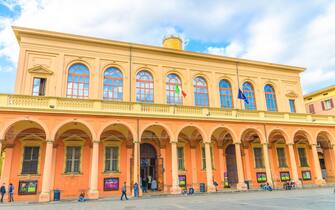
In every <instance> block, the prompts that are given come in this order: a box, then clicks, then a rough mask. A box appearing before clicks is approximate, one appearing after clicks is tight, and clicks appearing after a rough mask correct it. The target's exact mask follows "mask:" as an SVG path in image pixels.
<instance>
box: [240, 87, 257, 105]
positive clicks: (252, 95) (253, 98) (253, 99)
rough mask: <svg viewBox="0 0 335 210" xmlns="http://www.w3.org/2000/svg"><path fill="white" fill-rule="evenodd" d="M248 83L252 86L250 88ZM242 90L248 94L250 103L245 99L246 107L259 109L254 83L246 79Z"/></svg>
mask: <svg viewBox="0 0 335 210" xmlns="http://www.w3.org/2000/svg"><path fill="white" fill-rule="evenodd" d="M246 85H249V86H250V90H249V89H247V88H246V87H247V86H246ZM242 91H243V93H244V95H245V96H246V98H247V100H248V102H249V104H247V103H246V102H245V101H244V109H245V110H251V111H252V110H257V104H256V95H255V88H254V85H253V84H252V83H251V82H249V81H246V82H244V83H243V85H242Z"/></svg>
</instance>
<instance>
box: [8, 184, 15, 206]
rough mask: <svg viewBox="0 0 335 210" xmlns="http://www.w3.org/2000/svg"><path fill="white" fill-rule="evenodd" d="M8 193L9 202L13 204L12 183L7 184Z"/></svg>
mask: <svg viewBox="0 0 335 210" xmlns="http://www.w3.org/2000/svg"><path fill="white" fill-rule="evenodd" d="M8 193H9V202H14V185H13V184H12V183H10V184H9V187H8Z"/></svg>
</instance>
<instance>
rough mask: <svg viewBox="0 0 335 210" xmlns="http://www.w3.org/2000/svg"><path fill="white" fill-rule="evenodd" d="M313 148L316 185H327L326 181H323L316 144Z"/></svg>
mask: <svg viewBox="0 0 335 210" xmlns="http://www.w3.org/2000/svg"><path fill="white" fill-rule="evenodd" d="M311 147H312V155H313V161H314V171H315V176H316V184H319V185H322V184H325V181H324V180H323V179H322V172H321V167H320V162H319V156H318V152H317V150H316V144H312V145H311Z"/></svg>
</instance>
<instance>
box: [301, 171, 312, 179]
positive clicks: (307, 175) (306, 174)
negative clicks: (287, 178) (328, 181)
mask: <svg viewBox="0 0 335 210" xmlns="http://www.w3.org/2000/svg"><path fill="white" fill-rule="evenodd" d="M301 174H302V179H303V180H311V179H312V176H311V172H310V171H302V172H301Z"/></svg>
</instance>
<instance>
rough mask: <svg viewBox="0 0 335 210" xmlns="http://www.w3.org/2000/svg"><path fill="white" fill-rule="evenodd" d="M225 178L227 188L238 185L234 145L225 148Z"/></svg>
mask: <svg viewBox="0 0 335 210" xmlns="http://www.w3.org/2000/svg"><path fill="white" fill-rule="evenodd" d="M225 153H226V164H227V178H228V183H229V186H231V187H232V186H235V185H236V184H237V183H238V174H237V166H236V155H235V145H234V144H230V145H228V146H227V148H226V152H225Z"/></svg>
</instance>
